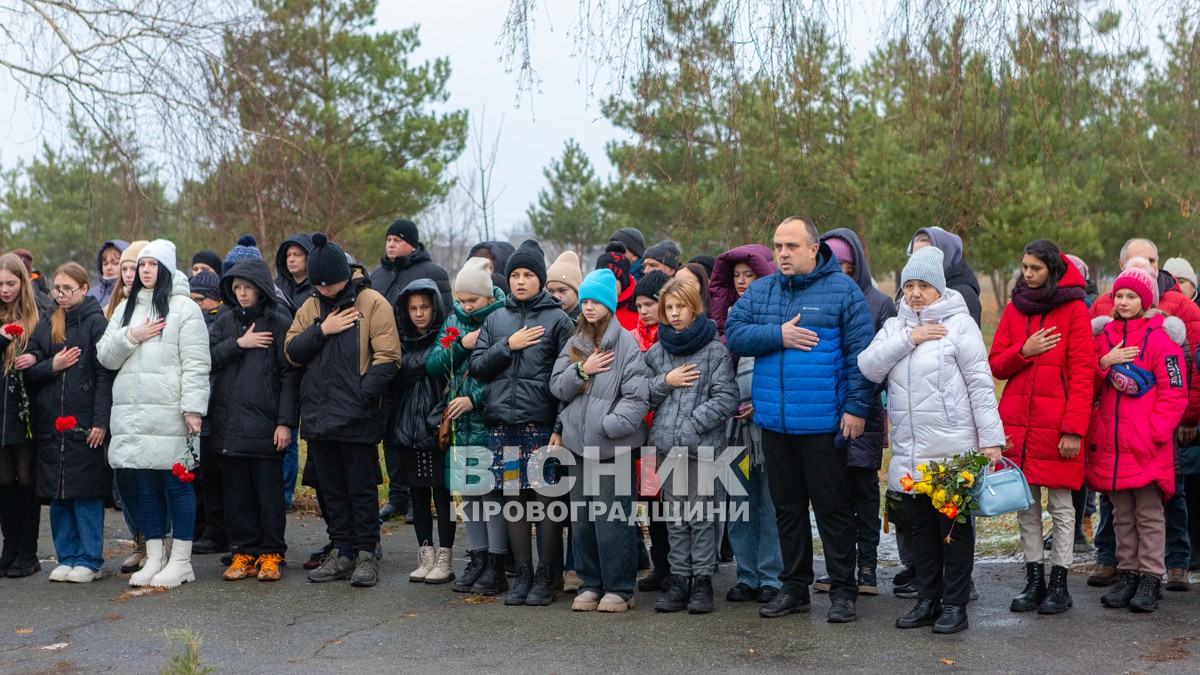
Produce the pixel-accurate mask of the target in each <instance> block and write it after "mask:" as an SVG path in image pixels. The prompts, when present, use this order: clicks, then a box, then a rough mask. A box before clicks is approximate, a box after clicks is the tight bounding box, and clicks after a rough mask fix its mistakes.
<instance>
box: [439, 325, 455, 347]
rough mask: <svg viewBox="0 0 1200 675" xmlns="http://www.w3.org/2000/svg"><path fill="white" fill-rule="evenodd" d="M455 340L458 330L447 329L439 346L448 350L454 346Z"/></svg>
mask: <svg viewBox="0 0 1200 675" xmlns="http://www.w3.org/2000/svg"><path fill="white" fill-rule="evenodd" d="M457 339H458V329H457V328H447V329H446V334H445V335H443V336H442V339H441V344H442V346H443V347H445V348H446V349H449V348H450V345H452V344H454V341H455V340H457Z"/></svg>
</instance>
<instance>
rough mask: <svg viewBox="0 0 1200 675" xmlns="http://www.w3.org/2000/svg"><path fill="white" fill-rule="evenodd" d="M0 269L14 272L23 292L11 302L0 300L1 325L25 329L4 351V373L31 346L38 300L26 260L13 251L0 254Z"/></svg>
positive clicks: (36, 320)
mask: <svg viewBox="0 0 1200 675" xmlns="http://www.w3.org/2000/svg"><path fill="white" fill-rule="evenodd" d="M0 270H3V271H5V272H8V273H9V274H12V275H13V276H14V277H16V278H17V279H19V280H20V281H21V292H20V294H19V295H18V296H17V299H16V300H14V301H13V302H10V303H4V302H0V325H2V326H7V325H8V324H10V323H19V324H21V327H22V328H24V329H25V330H23V331H21V334H20V335H19V336H17V337H16V338H14V339H13V341H12V344H11V345H9V347H10V348H9V349H6V350H5V351H4V374H5V375H7V374H9V373H11V372H12V369H13V361H14V360H16V358H17V355H18V354H21V353H24V351H25V348H26V347H28V346H29V336H30V335H32V334H33V331H34V330H35V329H36V328H37V325H38V308H37V301H36V300H34V297H33V284H32V283H30V282H29V271H28V270H26V269H25V261H23V260H21V259H20V258H18V257H17V256H15V255H13V254H12V253H5V254H4V255H0Z"/></svg>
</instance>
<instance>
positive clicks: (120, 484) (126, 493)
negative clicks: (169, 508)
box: [113, 469, 142, 535]
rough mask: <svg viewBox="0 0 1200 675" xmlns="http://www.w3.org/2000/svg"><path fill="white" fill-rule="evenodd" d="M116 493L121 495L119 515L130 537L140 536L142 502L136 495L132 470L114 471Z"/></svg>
mask: <svg viewBox="0 0 1200 675" xmlns="http://www.w3.org/2000/svg"><path fill="white" fill-rule="evenodd" d="M113 476H114V477H115V478H116V481H117V492H119V493H121V504H122V508H121V513H122V514H123V515H124V516H125V526H126V527H128V528H129V533H130V534H132V535H139V534H142V500H141V497H140V496H139V494H138V481H137V474H136V473H135V472H134V470H133V469H114V470H113Z"/></svg>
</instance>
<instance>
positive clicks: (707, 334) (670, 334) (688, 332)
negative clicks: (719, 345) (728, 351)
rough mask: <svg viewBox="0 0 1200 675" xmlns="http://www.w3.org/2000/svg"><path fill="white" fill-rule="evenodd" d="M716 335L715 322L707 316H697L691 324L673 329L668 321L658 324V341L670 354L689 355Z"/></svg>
mask: <svg viewBox="0 0 1200 675" xmlns="http://www.w3.org/2000/svg"><path fill="white" fill-rule="evenodd" d="M716 336H717V324H716V323H714V322H713V320H712V319H710V318H708V317H707V316H698V317H696V320H695V321H693V322H692V325H690V326H688V327H687V328H684V329H683V330H675V329H674V328H672V327H671V324H669V323H661V322H660V323H659V324H658V341H659V343H660V344H662V346H663V349H665V350H667V353H668V354H670V355H672V356H691V355H692V354H695V353H696V352H698V351H700V350H701V349H702V348H703V347H704V345H706V344H708V343H709V342H712V340H713V338H715V337H716Z"/></svg>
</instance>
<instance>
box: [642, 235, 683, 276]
mask: <svg viewBox="0 0 1200 675" xmlns="http://www.w3.org/2000/svg"><path fill="white" fill-rule="evenodd" d="M642 257H644V258H650V259H651V260H657V261H658V262H660V263H662V264H664V265H666V266H667V267H670V268H671V269H673V270H677V269H679V268H680V267H682V265H680V264H679V247H678V246H676V245H675V242H673V241H671V240H670V239H664V240H662V241H660V242H658V243H657V244H655V245H653V246H651V247H650V248H648V249H646V255H644V256H642Z"/></svg>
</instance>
